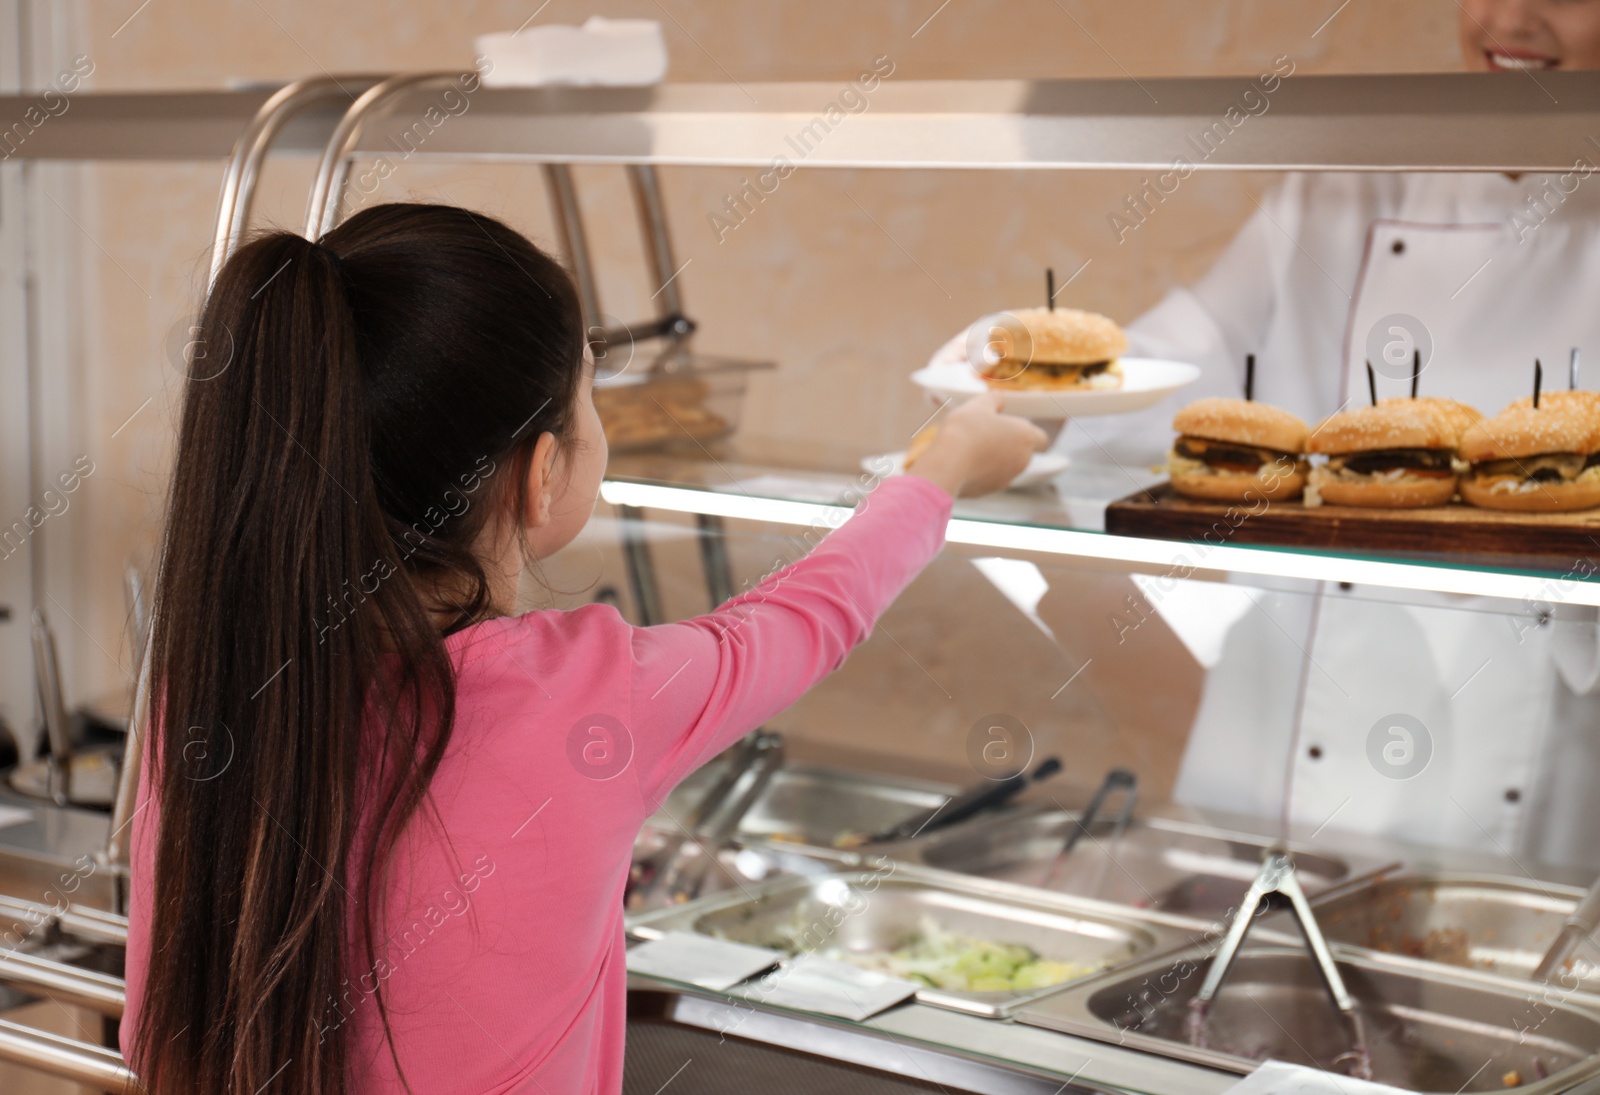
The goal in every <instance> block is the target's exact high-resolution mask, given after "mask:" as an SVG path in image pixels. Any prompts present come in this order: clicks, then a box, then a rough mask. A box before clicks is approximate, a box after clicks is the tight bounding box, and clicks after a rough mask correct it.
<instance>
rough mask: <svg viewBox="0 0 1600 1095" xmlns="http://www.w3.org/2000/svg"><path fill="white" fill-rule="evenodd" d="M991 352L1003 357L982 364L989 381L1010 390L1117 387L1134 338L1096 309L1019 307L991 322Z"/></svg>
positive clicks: (987, 381)
mask: <svg viewBox="0 0 1600 1095" xmlns="http://www.w3.org/2000/svg"><path fill="white" fill-rule="evenodd" d="M987 334H988V336H989V337H988V343H987V348H986V350H985V356H986V358H987V356H988V355H989V354H998V360H996V361H994V362H993V363H986V364H983V365H981V366H979V368H978V372H979V375H980V376H982V377H983V382H984V383H985V384H987V385H988V386H989V387H991V388H998V389H1001V390H1005V391H1016V390H1027V391H1040V390H1043V391H1070V390H1072V389H1075V388H1117V387H1121V385H1122V366H1121V365H1120V364H1119V363H1118V361H1117V359H1118V358H1120V357H1121V356H1122V355H1123V354H1125V353H1127V352H1128V336H1127V335H1125V334H1123V332H1122V328H1121V327H1119V326H1117V325H1116V324H1115V323H1114V322H1112V321H1111V320H1109V319H1107V318H1106V317H1105V316H1102V315H1100V314H1098V313H1096V312H1084V311H1080V310H1079V309H1077V308H1056V307H1047V308H1018V309H1016V310H1015V311H1011V312H1003V313H1000V314H999V315H998V316H997V317H995V318H994V319H993V320H992V321H991V322H990V324H989V330H988V332H987Z"/></svg>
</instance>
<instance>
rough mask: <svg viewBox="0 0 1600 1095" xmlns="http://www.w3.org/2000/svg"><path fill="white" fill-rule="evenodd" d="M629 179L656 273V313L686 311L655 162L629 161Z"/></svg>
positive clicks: (684, 333) (679, 334)
mask: <svg viewBox="0 0 1600 1095" xmlns="http://www.w3.org/2000/svg"><path fill="white" fill-rule="evenodd" d="M628 183H629V185H630V186H631V187H632V188H633V202H634V207H635V209H636V211H637V212H638V215H639V235H640V237H641V238H642V239H643V241H644V253H645V257H646V258H647V259H649V260H650V270H651V273H652V274H653V275H654V277H655V283H656V284H655V292H654V294H653V295H654V297H655V299H656V301H657V302H658V303H657V306H656V308H657V312H656V314H657V315H659V316H661V317H662V318H664V319H665V318H668V317H674V316H682V315H683V291H682V289H681V288H680V287H679V285H678V257H677V255H676V254H675V253H674V252H673V250H672V234H671V232H669V231H668V230H667V210H666V205H665V204H664V203H663V202H662V200H661V183H660V180H659V179H658V178H657V177H656V169H655V166H654V165H652V164H637V163H636V164H629V165H628ZM687 335H688V332H687V331H674V332H673V336H672V337H673V339H674V341H679V340H681V339H682V338H685V337H687Z"/></svg>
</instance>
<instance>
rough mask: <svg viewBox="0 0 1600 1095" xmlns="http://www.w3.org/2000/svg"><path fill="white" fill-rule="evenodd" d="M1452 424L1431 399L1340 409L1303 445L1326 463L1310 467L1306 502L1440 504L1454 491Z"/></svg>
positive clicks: (1455, 429) (1456, 432)
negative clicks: (1323, 458) (1321, 457)
mask: <svg viewBox="0 0 1600 1095" xmlns="http://www.w3.org/2000/svg"><path fill="white" fill-rule="evenodd" d="M1467 410H1468V411H1470V410H1471V408H1467ZM1457 421H1458V419H1455V418H1453V417H1452V415H1451V414H1450V413H1447V412H1446V410H1445V409H1444V408H1443V407H1441V406H1440V405H1439V403H1438V402H1436V401H1434V400H1429V399H1388V400H1384V401H1383V402H1381V403H1376V404H1374V405H1373V406H1370V407H1355V408H1352V409H1350V410H1347V411H1340V412H1339V413H1338V414H1335V415H1333V416H1332V417H1330V418H1328V419H1326V420H1324V421H1323V423H1322V424H1321V425H1319V426H1318V427H1317V428H1316V429H1314V430H1312V431H1311V436H1310V438H1309V440H1308V441H1307V442H1306V451H1307V452H1311V453H1324V454H1326V455H1327V457H1328V461H1327V463H1325V464H1322V465H1320V466H1318V467H1314V468H1312V469H1311V476H1310V480H1309V482H1308V486H1307V490H1306V504H1307V505H1316V504H1317V503H1319V502H1328V503H1331V504H1333V505H1336V506H1366V507H1377V508H1384V509H1408V508H1415V507H1419V506H1438V505H1443V504H1444V503H1446V502H1448V501H1450V499H1451V498H1453V497H1454V496H1455V492H1456V467H1455V463H1454V460H1455V449H1456V443H1457V439H1458V437H1459V430H1458V427H1457V425H1456V422H1457Z"/></svg>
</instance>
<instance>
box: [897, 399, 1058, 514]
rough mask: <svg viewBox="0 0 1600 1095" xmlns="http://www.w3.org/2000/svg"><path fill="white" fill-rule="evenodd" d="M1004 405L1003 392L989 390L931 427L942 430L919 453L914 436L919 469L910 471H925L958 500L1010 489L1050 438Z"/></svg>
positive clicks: (913, 456) (914, 459)
mask: <svg viewBox="0 0 1600 1095" xmlns="http://www.w3.org/2000/svg"><path fill="white" fill-rule="evenodd" d="M1001 406H1002V401H1001V398H1000V394H999V393H998V392H985V393H983V394H982V395H978V396H974V397H973V398H971V399H969V400H967V401H966V402H965V403H963V404H961V406H959V407H957V408H956V409H955V410H953V411H951V412H950V413H949V414H947V415H946V416H945V417H944V419H943V420H942V421H941V422H939V424H938V425H937V426H930V427H928V429H930V430H936V431H937V432H936V433H935V434H934V436H933V439H932V441H931V442H930V443H929V444H928V446H927V449H926V451H924V452H922V453H921V454H920V455H918V454H917V453H916V451H915V450H916V448H917V445H916V442H915V440H914V439H913V442H912V452H911V453H910V454H908V457H907V459H908V460H910V461H912V462H913V464H914V467H910V468H907V474H908V475H920V476H921V477H922V478H924V479H927V480H929V481H930V482H932V483H934V484H936V485H938V486H940V487H943V488H944V489H945V490H946V491H947V492H948V493H949V494H950V495H951V496H953V497H958V498H975V497H977V496H978V495H981V494H988V493H990V492H991V491H997V490H1001V489H1003V488H1005V487H1006V486H1007V485H1009V484H1010V482H1011V481H1012V480H1013V479H1015V478H1016V477H1017V476H1019V475H1021V474H1022V472H1023V469H1025V468H1026V467H1027V466H1028V460H1029V458H1030V457H1031V456H1032V455H1033V454H1034V453H1036V452H1039V451H1040V450H1042V449H1043V448H1044V447H1045V445H1047V444H1049V438H1048V437H1046V436H1045V432H1044V431H1043V430H1041V429H1040V428H1039V427H1038V426H1035V425H1034V424H1033V423H1032V422H1029V421H1028V420H1027V419H1025V418H1018V417H1016V416H1015V415H1009V414H1001V413H1000V408H1001Z"/></svg>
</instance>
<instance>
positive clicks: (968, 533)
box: [600, 480, 1600, 605]
mask: <svg viewBox="0 0 1600 1095" xmlns="http://www.w3.org/2000/svg"><path fill="white" fill-rule="evenodd" d="M600 497H601V498H603V499H604V500H605V501H607V502H610V503H611V504H613V505H620V506H638V507H640V508H651V509H662V510H672V511H675V512H679V513H703V514H707V515H709V516H714V517H734V518H739V519H741V520H747V521H766V522H769V523H772V524H779V525H815V526H818V527H824V528H836V527H838V525H839V524H840V523H842V522H843V521H844V520H845V518H847V517H848V516H849V515H850V513H851V510H850V508H849V507H848V506H829V505H823V504H820V503H817V502H791V501H784V500H782V499H777V498H753V497H751V496H749V495H745V494H732V493H729V492H725V491H713V490H697V489H691V488H686V487H667V486H656V485H653V484H649V483H624V482H618V481H615V480H607V481H606V482H605V483H604V484H602V486H601V488H600ZM945 541H946V542H947V543H951V544H968V545H972V546H976V547H989V548H1000V549H1009V550H1011V551H1029V552H1037V553H1040V554H1045V555H1065V556H1079V557H1083V558H1090V559H1112V560H1116V561H1118V562H1126V563H1142V564H1145V565H1148V566H1157V567H1172V568H1179V569H1181V570H1183V571H1184V573H1187V572H1188V571H1190V570H1204V571H1229V572H1232V573H1236V574H1254V575H1259V576H1262V577H1274V578H1303V579H1308V580H1312V581H1327V582H1351V583H1354V584H1356V585H1371V586H1383V587H1385V588H1389V589H1417V590H1436V591H1438V592H1441V593H1460V594H1468V595H1473V596H1482V597H1502V598H1506V599H1508V600H1513V601H1525V602H1531V603H1540V602H1547V603H1552V604H1554V603H1563V604H1580V605H1600V582H1586V581H1579V580H1576V579H1563V578H1559V577H1556V576H1553V575H1552V576H1536V575H1527V574H1505V573H1499V572H1496V571H1487V570H1484V571H1480V570H1466V569H1460V568H1456V567H1446V566H1427V565H1423V564H1417V563H1399V562H1388V561H1385V560H1380V559H1355V558H1350V557H1348V556H1341V555H1316V554H1310V553H1305V552H1296V551H1289V550H1282V549H1277V548H1248V547H1235V546H1231V545H1226V544H1225V545H1221V546H1211V545H1207V544H1199V543H1192V542H1186V541H1176V540H1147V539H1143V538H1140V537H1133V536H1112V535H1109V534H1106V533H1101V532H1083V531H1079V530H1076V529H1054V528H1038V527H1036V526H1032V525H1009V524H1001V523H998V522H992V521H973V520H968V519H966V518H959V517H958V518H954V519H952V520H951V522H950V524H949V527H948V528H947V529H946V530H945Z"/></svg>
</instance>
